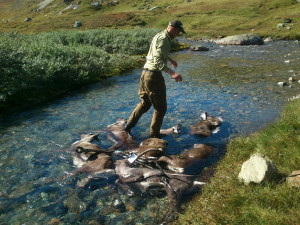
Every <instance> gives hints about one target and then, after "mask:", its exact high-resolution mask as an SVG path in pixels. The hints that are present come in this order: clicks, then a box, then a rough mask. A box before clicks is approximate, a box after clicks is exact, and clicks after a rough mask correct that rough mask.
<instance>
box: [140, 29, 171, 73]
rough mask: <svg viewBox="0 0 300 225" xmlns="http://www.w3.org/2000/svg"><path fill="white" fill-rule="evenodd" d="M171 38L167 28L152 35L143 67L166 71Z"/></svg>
mask: <svg viewBox="0 0 300 225" xmlns="http://www.w3.org/2000/svg"><path fill="white" fill-rule="evenodd" d="M170 42H171V38H170V36H169V35H168V32H167V30H164V31H162V32H160V33H158V34H156V35H155V36H154V38H153V39H152V43H151V45H150V48H149V51H148V55H147V57H146V59H147V61H146V64H145V65H144V68H145V69H148V70H154V71H161V70H162V71H165V72H166V71H167V70H168V69H169V67H168V66H167V62H168V59H169V53H170V51H171V44H170Z"/></svg>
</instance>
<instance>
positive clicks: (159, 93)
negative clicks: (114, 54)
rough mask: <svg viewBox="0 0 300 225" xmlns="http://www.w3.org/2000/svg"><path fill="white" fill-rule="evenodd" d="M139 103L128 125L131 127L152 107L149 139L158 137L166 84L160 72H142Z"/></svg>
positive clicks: (164, 105) (162, 116) (164, 102)
mask: <svg viewBox="0 0 300 225" xmlns="http://www.w3.org/2000/svg"><path fill="white" fill-rule="evenodd" d="M139 96H140V98H141V102H140V103H139V104H138V105H137V106H136V107H135V109H134V110H133V112H132V114H131V116H130V117H129V119H128V123H129V124H131V125H132V126H133V127H134V126H135V125H136V124H137V122H138V121H139V119H140V118H141V116H142V115H143V114H144V113H145V112H147V111H148V110H149V109H150V107H151V105H153V108H154V113H153V116H152V121H151V125H150V137H151V136H154V137H159V135H160V133H159V131H160V128H161V125H162V123H163V118H164V116H165V114H166V111H167V99H166V84H165V80H164V78H163V76H162V73H161V72H160V71H149V70H143V72H142V75H141V78H140V88H139Z"/></svg>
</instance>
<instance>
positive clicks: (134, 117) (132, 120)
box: [124, 70, 151, 132]
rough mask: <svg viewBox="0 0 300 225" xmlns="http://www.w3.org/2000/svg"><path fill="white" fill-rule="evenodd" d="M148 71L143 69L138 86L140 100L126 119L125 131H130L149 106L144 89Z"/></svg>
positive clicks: (149, 102)
mask: <svg viewBox="0 0 300 225" xmlns="http://www.w3.org/2000/svg"><path fill="white" fill-rule="evenodd" d="M148 72H149V71H145V70H143V72H142V75H141V79H140V88H139V96H140V98H141V102H140V103H139V104H138V105H137V106H136V107H135V109H134V110H133V112H132V113H131V115H130V117H129V119H128V120H127V125H126V127H125V129H124V130H125V131H126V132H131V129H132V128H133V127H134V126H135V125H136V124H137V122H138V121H139V119H140V118H141V116H142V115H143V114H144V113H145V112H147V111H148V110H149V109H150V107H151V101H150V99H149V97H148V95H147V90H146V89H145V84H144V82H145V77H147V75H148Z"/></svg>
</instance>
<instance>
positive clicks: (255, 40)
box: [216, 34, 264, 45]
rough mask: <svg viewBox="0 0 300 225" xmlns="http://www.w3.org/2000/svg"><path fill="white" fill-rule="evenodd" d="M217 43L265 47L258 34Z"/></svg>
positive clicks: (223, 39)
mask: <svg viewBox="0 0 300 225" xmlns="http://www.w3.org/2000/svg"><path fill="white" fill-rule="evenodd" d="M216 43H217V44H222V45H263V44H264V40H263V39H262V37H261V36H259V35H257V34H241V35H234V36H228V37H225V38H222V39H220V40H217V41H216Z"/></svg>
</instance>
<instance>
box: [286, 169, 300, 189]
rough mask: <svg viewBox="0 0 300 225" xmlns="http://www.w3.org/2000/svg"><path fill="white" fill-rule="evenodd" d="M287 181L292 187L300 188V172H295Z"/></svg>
mask: <svg viewBox="0 0 300 225" xmlns="http://www.w3.org/2000/svg"><path fill="white" fill-rule="evenodd" d="M286 181H287V184H288V186H290V187H300V170H295V171H293V172H292V174H291V175H289V176H288V178H287V179H286Z"/></svg>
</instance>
